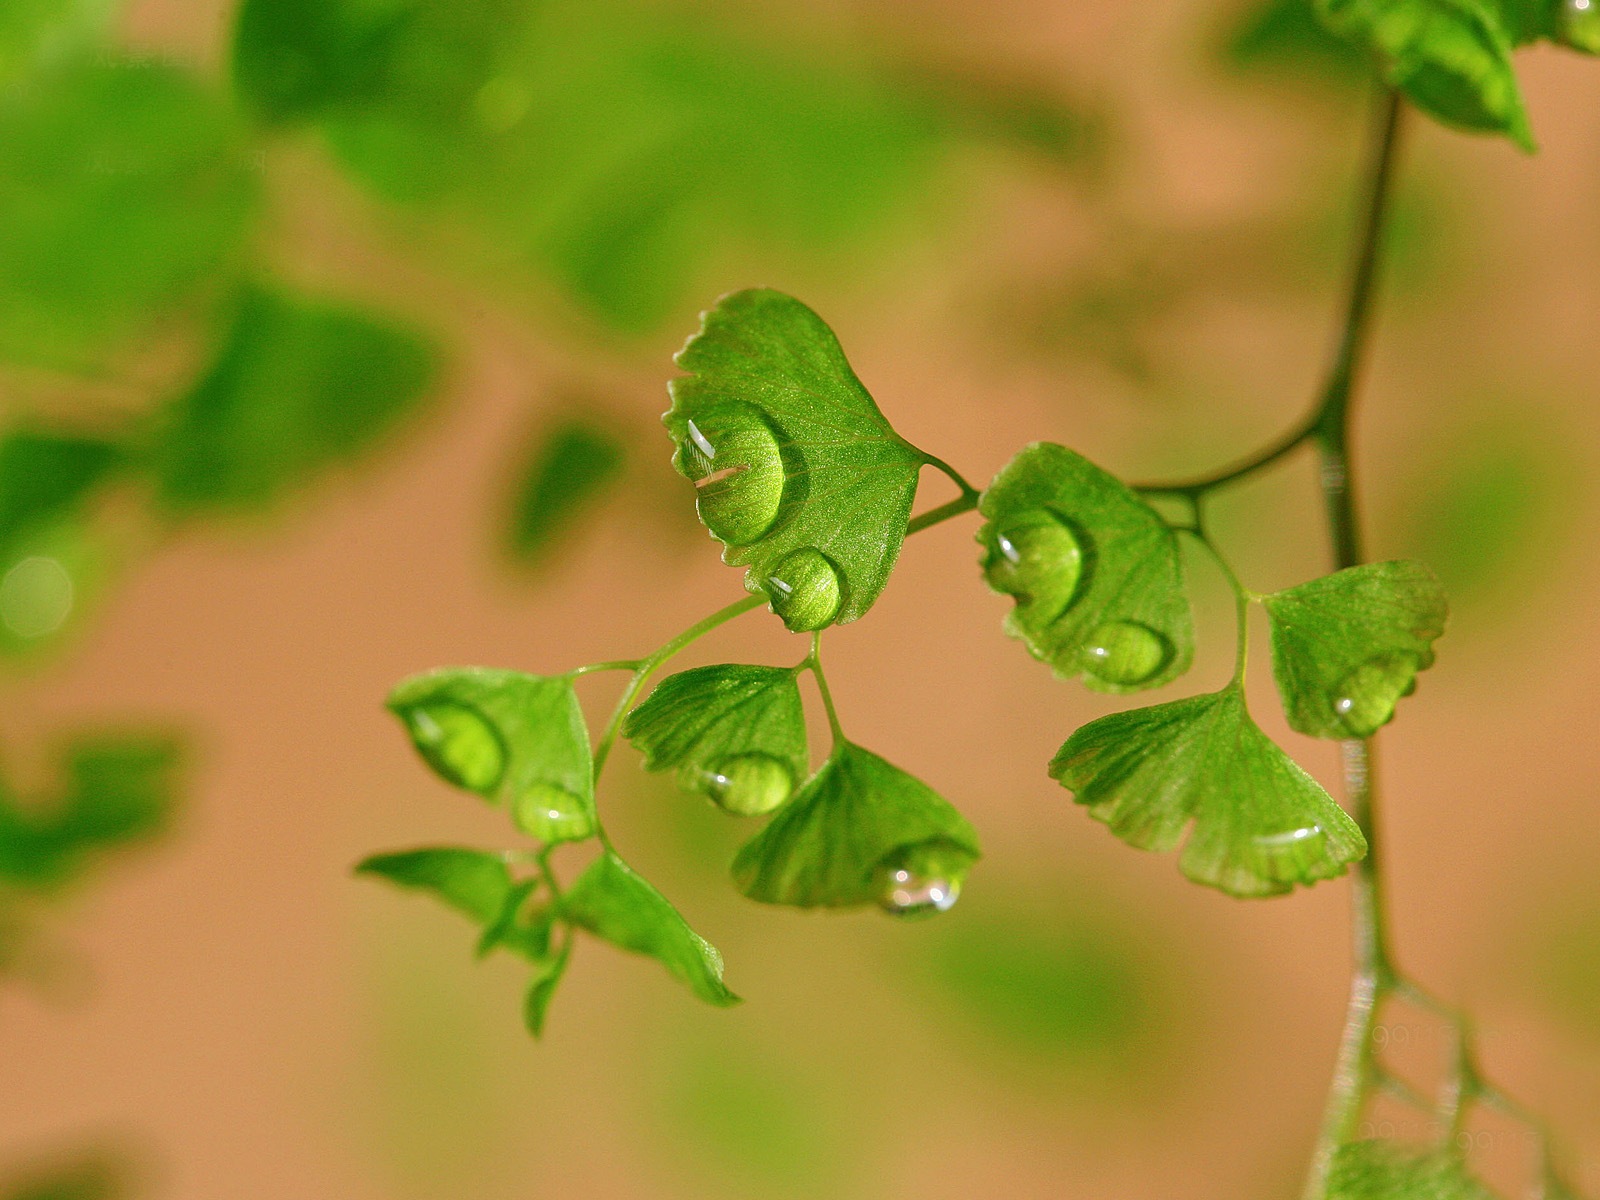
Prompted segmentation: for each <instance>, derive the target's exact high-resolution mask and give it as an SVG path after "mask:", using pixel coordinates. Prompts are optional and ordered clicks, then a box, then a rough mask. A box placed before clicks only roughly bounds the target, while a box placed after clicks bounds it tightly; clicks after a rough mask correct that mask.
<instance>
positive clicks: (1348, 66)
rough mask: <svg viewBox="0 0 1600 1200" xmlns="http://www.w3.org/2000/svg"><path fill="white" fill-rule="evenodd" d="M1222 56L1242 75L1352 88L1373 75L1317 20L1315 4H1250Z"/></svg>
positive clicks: (1265, 0)
mask: <svg viewBox="0 0 1600 1200" xmlns="http://www.w3.org/2000/svg"><path fill="white" fill-rule="evenodd" d="M1218 50H1219V56H1220V58H1221V60H1222V63H1223V65H1224V66H1226V67H1228V68H1229V69H1231V70H1232V71H1234V72H1237V73H1239V74H1265V73H1268V72H1270V73H1272V74H1274V75H1276V76H1281V77H1284V78H1289V79H1294V80H1297V81H1299V80H1304V81H1310V82H1327V83H1336V84H1354V83H1359V82H1360V81H1361V80H1362V79H1364V78H1366V77H1367V76H1368V75H1370V74H1371V70H1372V68H1371V65H1370V63H1369V62H1368V60H1367V58H1366V57H1365V56H1364V55H1363V54H1362V53H1361V52H1360V51H1359V50H1357V49H1356V48H1355V47H1354V46H1352V45H1351V44H1350V43H1349V42H1348V41H1346V40H1344V39H1343V38H1340V37H1336V36H1334V34H1332V33H1331V32H1329V30H1328V28H1327V27H1326V26H1325V25H1323V23H1322V22H1321V21H1320V20H1319V19H1318V18H1317V13H1316V9H1315V7H1314V6H1313V0H1251V2H1250V3H1249V4H1248V5H1246V6H1245V7H1244V8H1243V9H1242V10H1241V11H1240V12H1239V13H1238V15H1237V16H1236V17H1235V18H1234V19H1233V21H1232V22H1231V23H1230V24H1229V25H1228V27H1227V30H1226V32H1225V33H1224V36H1223V39H1222V42H1221V45H1220V46H1219V47H1218Z"/></svg>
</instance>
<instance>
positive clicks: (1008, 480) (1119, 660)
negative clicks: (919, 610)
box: [978, 442, 1194, 692]
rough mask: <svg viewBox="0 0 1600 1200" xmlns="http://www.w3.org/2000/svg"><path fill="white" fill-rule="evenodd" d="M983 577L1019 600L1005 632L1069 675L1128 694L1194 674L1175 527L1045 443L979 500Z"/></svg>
mask: <svg viewBox="0 0 1600 1200" xmlns="http://www.w3.org/2000/svg"><path fill="white" fill-rule="evenodd" d="M978 511H979V512H980V513H982V514H983V515H984V516H985V517H987V518H988V523H987V524H986V525H984V526H983V527H982V528H981V529H979V530H978V541H979V543H980V544H982V545H983V547H984V558H983V570H984V578H985V579H986V580H987V581H988V583H989V586H990V587H991V588H993V589H994V590H995V591H997V592H1000V593H1001V594H1003V595H1009V596H1011V597H1013V598H1014V599H1015V600H1016V607H1015V608H1013V609H1012V611H1011V612H1010V613H1008V614H1007V615H1006V621H1005V629H1006V632H1007V633H1008V634H1010V635H1011V636H1012V637H1016V638H1021V639H1022V640H1023V642H1024V643H1025V644H1026V645H1027V647H1028V649H1029V651H1030V652H1032V653H1033V655H1034V656H1035V657H1037V658H1041V659H1043V660H1044V661H1046V662H1048V663H1049V664H1050V665H1051V667H1052V668H1053V669H1054V670H1055V672H1056V674H1057V675H1060V676H1062V677H1063V678H1068V677H1071V676H1074V675H1076V676H1079V677H1081V678H1082V680H1083V682H1084V683H1085V684H1087V685H1088V686H1089V687H1092V688H1096V689H1098V690H1100V691H1106V692H1129V691H1135V690H1138V689H1141V688H1151V687H1158V686H1160V685H1161V684H1163V683H1168V682H1170V681H1171V680H1173V679H1175V678H1177V677H1178V676H1179V675H1181V674H1183V672H1184V671H1186V670H1188V669H1189V664H1190V662H1191V661H1192V659H1193V657H1194V626H1193V622H1192V620H1191V618H1190V615H1189V602H1188V599H1187V597H1186V596H1185V594H1184V590H1183V566H1182V562H1181V560H1180V559H1179V556H1178V546H1177V541H1176V538H1175V537H1174V535H1173V533H1172V531H1171V530H1170V529H1168V528H1167V525H1166V522H1164V521H1163V520H1162V519H1161V517H1160V515H1159V514H1158V513H1157V512H1156V511H1155V510H1154V509H1152V508H1151V507H1150V506H1149V505H1148V504H1146V503H1145V502H1144V501H1142V500H1140V499H1139V497H1138V496H1136V495H1134V493H1133V492H1132V491H1130V490H1129V489H1128V488H1127V487H1126V486H1125V485H1123V484H1122V483H1121V482H1119V481H1118V480H1117V479H1115V478H1113V477H1112V476H1111V475H1109V474H1107V473H1106V472H1105V471H1102V470H1101V469H1100V468H1099V467H1097V466H1095V465H1094V464H1093V463H1091V462H1089V461H1088V460H1087V459H1086V458H1084V457H1083V456H1082V455H1080V454H1077V453H1075V452H1073V451H1071V450H1068V449H1066V448H1065V447H1064V446H1056V445H1052V444H1051V443H1048V442H1037V443H1035V444H1033V445H1031V446H1029V447H1028V448H1027V449H1025V450H1024V451H1022V453H1021V454H1019V455H1017V457H1016V458H1014V459H1012V460H1011V462H1010V463H1008V464H1007V465H1006V466H1005V467H1004V468H1003V469H1002V470H1001V472H1000V474H999V475H997V476H995V479H994V482H993V483H992V484H990V485H989V489H988V490H987V491H986V492H984V494H983V498H982V500H980V501H979V504H978Z"/></svg>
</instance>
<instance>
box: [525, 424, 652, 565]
mask: <svg viewBox="0 0 1600 1200" xmlns="http://www.w3.org/2000/svg"><path fill="white" fill-rule="evenodd" d="M529 449H530V453H529V455H528V457H527V461H526V462H525V463H523V464H522V467H521V469H520V471H519V473H518V481H517V485H516V492H515V495H514V497H513V500H512V510H511V521H510V530H509V536H508V537H507V546H508V548H509V549H510V551H511V556H512V558H513V559H515V560H517V561H518V562H521V563H525V564H538V563H542V562H544V561H545V560H546V559H547V558H549V556H550V555H551V553H552V552H553V550H554V549H555V547H556V545H557V544H558V543H559V542H560V540H561V539H562V538H564V537H565V536H566V535H567V534H568V533H570V532H571V531H572V530H573V528H574V527H575V526H577V525H578V524H579V523H580V522H582V521H583V520H584V518H585V517H587V516H588V514H589V511H590V510H591V509H592V508H594V507H595V506H596V504H598V503H599V502H600V501H601V500H602V499H604V498H605V496H606V494H607V492H609V491H610V490H611V489H612V488H613V487H614V486H615V485H616V483H617V481H618V480H619V479H620V478H621V475H622V466H623V462H624V460H625V458H626V453H625V451H624V449H623V445H622V443H621V442H620V441H619V440H618V439H617V437H616V436H615V435H614V434H612V433H611V432H610V431H609V430H607V429H605V428H604V427H602V426H600V425H598V424H596V423H595V422H593V421H592V420H588V419H585V418H583V417H567V418H565V419H563V420H561V421H558V422H557V423H556V424H554V425H552V426H550V427H549V428H546V429H542V430H540V431H539V435H538V437H537V438H536V439H535V441H534V442H533V444H532V445H531V446H530V448H529Z"/></svg>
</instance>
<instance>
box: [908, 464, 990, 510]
mask: <svg viewBox="0 0 1600 1200" xmlns="http://www.w3.org/2000/svg"><path fill="white" fill-rule="evenodd" d="M917 453H918V454H920V455H922V461H923V462H924V463H925V464H926V465H928V466H930V467H932V468H933V469H934V470H935V471H940V472H943V474H944V475H945V476H946V477H947V478H948V479H949V480H950V482H951V483H953V484H955V485H956V486H957V487H958V488H960V489H961V497H962V499H964V500H965V499H970V500H972V501H973V502H974V503H976V502H977V499H978V489H977V488H975V487H973V486H972V485H971V484H970V483H968V482H967V479H966V476H964V475H963V474H962V473H961V472H960V471H958V470H956V469H955V468H954V467H952V466H951V465H950V464H949V463H947V462H945V461H944V459H942V458H938V457H936V456H934V455H932V454H929V453H928V452H927V451H926V450H918V451H917ZM969 507H970V506H969ZM962 511H965V509H963V510H962Z"/></svg>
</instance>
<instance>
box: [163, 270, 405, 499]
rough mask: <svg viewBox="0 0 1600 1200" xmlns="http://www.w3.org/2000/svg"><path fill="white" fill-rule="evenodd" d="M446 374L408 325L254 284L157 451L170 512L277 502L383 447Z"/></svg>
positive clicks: (174, 412) (172, 414) (170, 418)
mask: <svg viewBox="0 0 1600 1200" xmlns="http://www.w3.org/2000/svg"><path fill="white" fill-rule="evenodd" d="M435 373H436V365H435V358H434V351H433V348H432V347H431V346H430V345H429V344H428V343H427V342H426V341H424V340H423V339H422V338H421V337H419V336H418V335H417V334H415V333H413V332H412V331H411V330H409V329H407V328H404V327H402V326H400V325H397V324H394V323H392V322H390V321H387V320H385V319H383V318H380V317H375V316H372V315H369V314H367V313H365V312H362V311H360V310H357V309H352V308H347V307H343V306H338V305H333V304H328V303H325V302H320V301H309V300H303V299H300V298H298V297H293V296H289V295H285V294H282V293H279V292H275V291H269V290H266V289H262V288H258V287H252V288H250V289H248V290H246V291H245V293H244V294H243V295H242V297H241V298H240V300H239V302H238V306H237V310H236V312H235V314H234V316H233V321H232V324H231V327H230V329H229V332H228V334H227V336H226V338H225V340H224V342H223V345H222V347H221V349H220V351H219V352H218V354H217V356H216V358H215V359H214V360H213V361H212V362H211V364H210V366H209V367H208V368H207V369H206V371H205V373H204V375H202V377H201V378H200V379H199V380H198V381H197V382H196V384H195V385H194V387H193V388H192V389H191V390H190V391H189V392H188V393H187V394H186V395H184V396H183V397H181V398H180V399H179V400H177V401H176V402H175V403H174V404H173V405H172V406H171V407H170V409H169V410H168V412H167V414H166V420H165V422H164V424H163V427H162V429H161V431H160V434H159V436H158V439H157V446H156V449H155V454H154V459H155V473H156V476H157V479H158V488H159V493H160V500H161V504H162V507H163V508H164V509H165V510H166V511H167V512H169V513H171V514H173V515H178V516H189V515H197V514H205V513H218V512H230V511H237V510H241V509H253V508H259V507H263V506H265V505H268V504H271V503H272V502H274V501H277V500H279V499H281V498H282V497H283V496H284V495H285V494H287V493H289V492H290V491H291V490H293V489H294V488H296V487H297V486H300V485H302V484H304V483H306V482H308V481H309V480H310V479H312V478H313V477H314V476H315V475H316V473H317V472H319V471H321V470H323V469H325V468H326V467H328V466H330V465H332V464H335V463H339V462H343V461H346V460H349V459H354V458H357V457H359V456H360V455H361V454H363V453H364V452H366V451H367V450H368V449H369V448H370V447H371V446H373V445H375V444H376V443H377V442H379V441H380V440H381V439H382V438H383V437H384V436H385V435H386V434H388V433H389V432H391V430H393V429H394V427H395V426H397V425H398V424H399V423H400V422H401V420H402V419H403V418H404V417H406V416H407V415H409V413H410V411H411V410H412V409H413V408H415V407H416V406H417V404H418V403H420V402H421V400H422V399H423V398H424V397H425V396H426V395H427V393H428V390H429V387H430V385H431V384H432V382H433V379H434V376H435Z"/></svg>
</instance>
